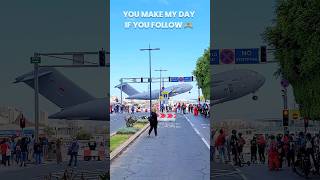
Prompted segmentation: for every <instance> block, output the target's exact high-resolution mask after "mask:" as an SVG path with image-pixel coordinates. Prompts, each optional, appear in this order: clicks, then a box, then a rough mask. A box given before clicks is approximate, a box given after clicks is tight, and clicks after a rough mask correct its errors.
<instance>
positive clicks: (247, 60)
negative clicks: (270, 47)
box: [235, 48, 259, 64]
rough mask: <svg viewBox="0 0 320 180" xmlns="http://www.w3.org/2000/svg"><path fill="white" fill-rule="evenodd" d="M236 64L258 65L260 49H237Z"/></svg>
mask: <svg viewBox="0 0 320 180" xmlns="http://www.w3.org/2000/svg"><path fill="white" fill-rule="evenodd" d="M235 63H236V64H258V63H259V49H258V48H253V49H235Z"/></svg>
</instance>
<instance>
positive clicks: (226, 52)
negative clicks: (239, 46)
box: [220, 49, 235, 64]
mask: <svg viewBox="0 0 320 180" xmlns="http://www.w3.org/2000/svg"><path fill="white" fill-rule="evenodd" d="M220 63H221V64H234V63H235V50H234V49H221V51H220Z"/></svg>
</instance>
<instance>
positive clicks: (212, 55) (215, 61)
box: [210, 49, 220, 64]
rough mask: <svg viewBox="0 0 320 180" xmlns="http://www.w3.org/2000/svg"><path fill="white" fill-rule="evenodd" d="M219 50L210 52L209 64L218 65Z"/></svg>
mask: <svg viewBox="0 0 320 180" xmlns="http://www.w3.org/2000/svg"><path fill="white" fill-rule="evenodd" d="M219 55H220V54H219V49H211V50H210V64H219V63H220V62H219V61H220V56H219Z"/></svg>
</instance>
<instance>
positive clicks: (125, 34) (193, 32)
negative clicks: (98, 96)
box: [110, 0, 210, 99]
mask: <svg viewBox="0 0 320 180" xmlns="http://www.w3.org/2000/svg"><path fill="white" fill-rule="evenodd" d="M209 4H210V1H209V0H202V1H197V2H196V1H194V0H185V1H181V0H170V1H167V0H153V1H151V0H137V1H132V0H117V1H115V0H113V1H111V16H110V18H111V22H110V28H111V31H110V33H111V34H110V37H111V39H110V46H111V50H110V51H111V56H110V59H111V60H110V61H111V68H110V69H111V70H110V83H111V84H110V93H111V96H112V95H116V96H120V91H119V90H118V89H116V88H114V86H115V85H118V84H119V83H120V82H119V79H120V78H121V77H148V76H149V69H148V65H149V64H148V63H149V61H148V52H142V51H139V49H140V48H147V47H148V45H149V43H150V44H151V47H153V48H160V49H161V50H160V51H153V52H152V71H153V72H152V76H153V77H158V76H159V72H155V71H154V70H155V69H159V68H162V69H167V70H168V72H164V73H163V76H190V75H192V71H193V70H194V69H195V65H196V61H197V59H198V58H199V57H200V56H201V55H202V53H203V51H204V49H205V48H207V47H208V46H209V38H210V27H209V25H210V11H209ZM124 10H130V11H146V10H147V11H196V12H195V17H194V18H191V19H180V18H174V19H165V20H166V21H184V22H188V21H192V22H193V29H176V30H168V29H125V28H124V25H123V24H124V22H125V21H130V20H128V19H126V18H125V17H124V16H123V11H124ZM135 20H136V21H140V20H141V19H135ZM143 20H144V21H146V20H147V21H163V20H159V19H152V18H151V19H143ZM166 85H168V83H166ZM166 85H165V86H166ZM170 85H174V83H171V84H170ZM192 85H193V86H194V88H193V89H192V91H191V94H188V93H187V94H183V95H179V96H177V98H183V99H189V98H190V99H193V98H197V96H198V92H197V87H196V83H195V82H194V83H192ZM132 86H133V87H135V88H136V89H138V90H139V91H147V88H148V85H147V84H133V85H132ZM152 89H159V84H153V88H152Z"/></svg>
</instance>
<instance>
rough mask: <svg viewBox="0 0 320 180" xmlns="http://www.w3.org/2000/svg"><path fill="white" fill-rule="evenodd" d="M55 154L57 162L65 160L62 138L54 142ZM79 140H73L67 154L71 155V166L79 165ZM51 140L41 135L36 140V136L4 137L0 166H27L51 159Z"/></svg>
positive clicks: (0, 148)
mask: <svg viewBox="0 0 320 180" xmlns="http://www.w3.org/2000/svg"><path fill="white" fill-rule="evenodd" d="M54 144H55V148H54V152H55V153H54V154H55V156H56V157H55V158H56V162H57V164H61V163H62V161H63V158H62V153H63V150H62V149H63V148H64V147H63V146H65V145H64V143H63V141H62V139H61V138H57V140H56V141H55V142H54ZM79 148H80V145H79V142H78V140H77V139H76V138H74V139H73V140H72V142H71V143H70V145H69V146H68V148H67V155H68V156H69V157H70V159H69V166H71V165H74V166H77V158H78V155H79V154H78V153H79ZM49 149H52V147H51V146H50V143H49V140H48V138H46V137H40V138H39V140H38V141H35V138H34V136H33V135H32V136H30V137H29V136H24V137H11V138H3V139H2V141H1V142H0V161H1V163H0V167H1V166H20V167H25V166H27V164H35V165H40V164H43V162H44V161H46V160H48V159H49Z"/></svg>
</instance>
